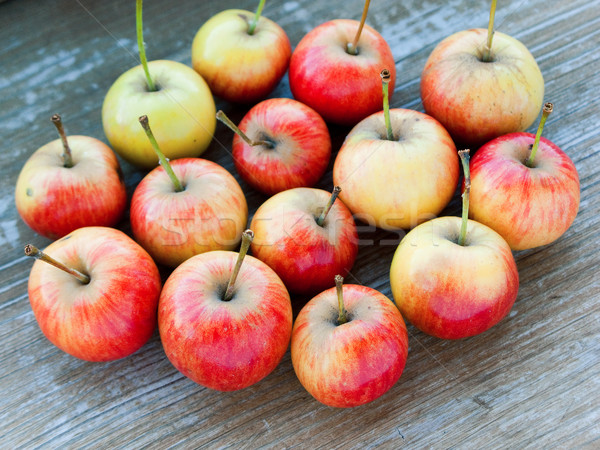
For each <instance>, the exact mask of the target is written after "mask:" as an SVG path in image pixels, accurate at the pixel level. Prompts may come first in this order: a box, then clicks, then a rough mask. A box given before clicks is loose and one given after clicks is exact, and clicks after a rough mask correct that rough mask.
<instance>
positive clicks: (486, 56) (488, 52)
mask: <svg viewBox="0 0 600 450" xmlns="http://www.w3.org/2000/svg"><path fill="white" fill-rule="evenodd" d="M495 16H496V0H492V6H491V8H490V19H489V21H488V32H487V43H486V46H485V49H484V52H483V62H490V61H491V60H492V38H493V37H494V17H495Z"/></svg>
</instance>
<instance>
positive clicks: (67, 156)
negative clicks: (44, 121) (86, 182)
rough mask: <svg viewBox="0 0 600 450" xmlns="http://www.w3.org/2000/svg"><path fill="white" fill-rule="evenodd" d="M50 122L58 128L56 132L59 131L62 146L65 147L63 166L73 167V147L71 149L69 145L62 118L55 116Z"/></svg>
mask: <svg viewBox="0 0 600 450" xmlns="http://www.w3.org/2000/svg"><path fill="white" fill-rule="evenodd" d="M50 120H52V123H53V124H54V126H55V127H56V130H57V131H58V135H59V136H60V139H61V141H62V145H63V154H62V159H63V165H64V166H65V167H67V168H68V167H73V155H72V154H71V147H69V143H68V142H67V135H66V134H65V129H64V127H63V124H62V120H61V118H60V116H59V115H58V114H54V115H53V116H52V117H51V118H50Z"/></svg>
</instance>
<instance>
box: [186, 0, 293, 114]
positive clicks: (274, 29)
mask: <svg viewBox="0 0 600 450" xmlns="http://www.w3.org/2000/svg"><path fill="white" fill-rule="evenodd" d="M263 4H264V0H262V1H261V2H260V5H259V9H258V11H257V12H256V14H254V13H251V12H250V11H244V10H241V9H228V10H226V11H222V12H220V13H219V14H217V15H215V16H213V17H211V18H210V19H209V20H208V21H207V22H206V23H205V24H204V25H202V27H201V28H200V29H199V30H198V33H197V34H196V36H195V38H194V41H193V43H192V65H193V67H194V70H196V71H197V72H198V73H199V74H200V75H202V77H203V78H204V79H205V80H206V82H207V83H208V85H209V86H210V89H211V91H212V92H213V94H215V95H217V96H219V97H221V98H223V99H225V100H227V101H231V102H241V103H254V102H256V101H258V100H260V99H262V98H264V97H266V96H267V95H268V94H269V93H270V92H271V91H272V90H273V89H274V88H275V86H276V85H277V83H279V80H281V78H282V77H283V75H284V74H285V71H286V70H287V68H288V64H289V61H290V55H291V53H292V48H291V46H290V41H289V39H288V37H287V35H286V34H285V31H283V29H282V28H281V27H280V26H279V25H277V24H276V23H275V22H273V21H272V20H269V19H267V18H266V17H261V16H260V12H261V11H262V6H263Z"/></svg>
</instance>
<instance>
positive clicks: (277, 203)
mask: <svg viewBox="0 0 600 450" xmlns="http://www.w3.org/2000/svg"><path fill="white" fill-rule="evenodd" d="M330 197H331V194H330V193H329V192H327V191H324V190H321V189H313V188H295V189H289V190H287V191H283V192H280V193H279V194H275V195H274V196H273V197H271V198H269V199H268V200H267V201H266V202H264V203H263V204H262V205H261V206H260V207H259V208H258V210H257V211H256V213H255V214H254V217H253V218H252V223H251V224H250V228H251V229H252V230H253V231H254V240H253V241H252V245H251V249H252V254H253V255H254V256H256V257H257V258H258V259H260V260H261V261H263V262H265V263H267V264H268V265H269V267H271V268H272V269H273V270H274V271H275V272H276V273H277V275H279V276H280V277H281V279H282V280H283V282H284V283H285V285H286V286H287V288H288V289H289V290H290V291H291V292H294V293H296V294H312V295H314V294H315V293H318V292H321V291H323V290H324V289H327V288H328V287H331V286H332V285H333V284H334V277H335V276H336V275H337V274H343V275H346V274H347V273H348V271H349V270H350V269H352V266H353V265H354V261H355V260H356V254H357V253H358V232H357V230H356V224H355V223H354V219H353V217H352V214H351V213H350V211H349V210H348V208H346V206H345V205H344V204H343V203H342V202H341V201H340V200H339V199H337V200H336V201H335V203H334V204H333V206H332V207H331V209H330V211H329V214H327V217H326V218H325V221H324V222H323V226H319V225H318V224H317V222H316V218H318V217H319V215H320V214H321V211H322V210H323V208H324V207H325V205H326V204H327V202H328V200H329V198H330Z"/></svg>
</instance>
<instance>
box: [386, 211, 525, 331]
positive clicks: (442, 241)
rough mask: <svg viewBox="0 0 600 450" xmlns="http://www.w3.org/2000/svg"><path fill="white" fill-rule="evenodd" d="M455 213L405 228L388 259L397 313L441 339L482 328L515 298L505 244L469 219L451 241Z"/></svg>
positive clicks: (516, 281)
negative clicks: (464, 235)
mask: <svg viewBox="0 0 600 450" xmlns="http://www.w3.org/2000/svg"><path fill="white" fill-rule="evenodd" d="M460 227H461V219H460V218H459V217H440V218H437V219H433V220H430V221H428V222H425V223H423V224H421V225H419V226H418V227H416V228H414V229H413V230H411V231H410V232H409V233H408V234H407V235H406V236H404V238H403V239H402V241H401V242H400V245H399V246H398V249H397V250H396V252H395V254H394V257H393V259H392V265H391V268H390V284H391V287H392V294H393V296H394V301H395V302H396V305H397V306H398V309H399V310H400V312H401V313H402V316H403V317H404V318H406V319H407V320H408V321H409V322H411V323H412V324H413V325H414V326H416V327H417V328H418V329H420V330H421V331H423V332H425V333H427V334H430V335H432V336H436V337H438V338H442V339H461V338H465V337H469V336H475V335H477V334H480V333H483V332H484V331H486V330H487V329H489V328H491V327H492V326H494V325H495V324H497V323H498V322H499V321H500V320H501V319H502V318H503V317H505V316H506V315H507V314H508V312H509V311H510V309H511V308H512V305H513V304H514V302H515V300H516V298H517V291H518V289H519V274H518V273H517V266H516V263H515V259H514V257H513V255H512V253H511V250H510V247H509V246H508V244H507V243H506V241H504V239H502V237H501V236H500V235H499V234H498V233H496V232H495V231H494V230H492V229H491V228H488V227H487V226H485V225H482V224H480V223H478V222H475V221H473V220H469V222H468V225H467V238H466V245H464V246H461V245H458V244H457V241H458V235H459V233H460Z"/></svg>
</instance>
